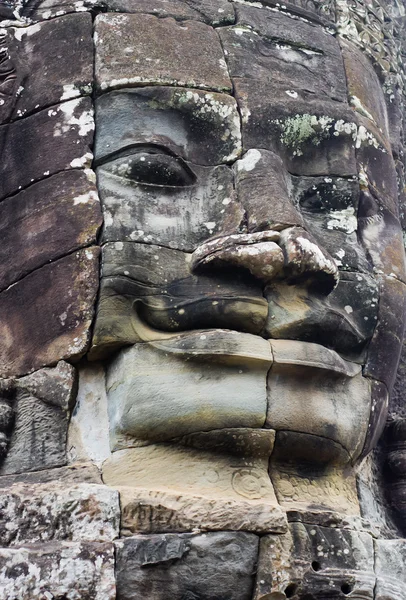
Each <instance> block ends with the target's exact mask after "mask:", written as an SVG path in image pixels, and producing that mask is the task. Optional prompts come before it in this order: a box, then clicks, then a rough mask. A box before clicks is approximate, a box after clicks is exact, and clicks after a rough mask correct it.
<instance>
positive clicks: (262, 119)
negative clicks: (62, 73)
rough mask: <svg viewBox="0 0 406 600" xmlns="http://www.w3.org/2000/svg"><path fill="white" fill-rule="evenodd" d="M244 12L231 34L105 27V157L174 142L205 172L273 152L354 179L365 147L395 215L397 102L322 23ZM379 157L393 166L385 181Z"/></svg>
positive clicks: (117, 24) (110, 22) (108, 17)
mask: <svg viewBox="0 0 406 600" xmlns="http://www.w3.org/2000/svg"><path fill="white" fill-rule="evenodd" d="M177 6H178V8H179V6H180V5H179V3H178V5H177ZM233 6H234V11H235V17H234V22H232V21H231V19H230V21H227V19H225V21H222V22H221V23H220V26H219V24H218V23H217V22H216V21H215V19H214V18H213V17H212V18H211V21H210V20H209V19H206V21H209V22H200V21H194V20H190V17H189V16H188V15H183V18H184V19H185V20H180V21H179V20H175V18H171V17H166V18H165V15H164V14H158V16H154V14H141V10H140V12H137V13H135V14H123V13H121V14H116V13H107V14H102V15H99V16H98V17H97V18H96V22H95V36H94V39H95V53H96V56H95V78H96V82H95V83H96V91H97V98H96V102H95V108H96V125H97V137H96V145H95V153H96V159H97V160H98V159H102V158H103V157H104V156H105V155H106V154H107V153H108V152H110V151H115V150H120V149H122V148H124V147H125V146H126V145H130V144H132V143H135V144H137V143H149V142H152V143H157V144H163V145H165V146H168V147H169V148H170V149H171V150H173V151H175V152H176V153H178V154H180V155H181V156H182V157H184V158H186V159H187V160H191V161H193V162H196V163H199V164H220V163H222V162H232V160H235V159H236V158H238V156H239V154H241V152H243V151H247V150H249V149H253V148H262V149H266V150H269V151H273V152H276V153H277V154H278V155H279V156H281V157H282V158H283V160H284V163H285V165H286V168H287V169H288V170H289V172H291V173H292V174H295V175H306V176H323V175H341V176H345V177H351V176H354V175H357V174H358V171H359V169H358V167H357V157H356V149H357V148H356V147H357V146H358V147H359V152H358V155H360V154H361V153H362V154H363V156H362V163H363V165H364V167H365V169H366V171H367V172H368V176H369V177H370V179H371V180H372V181H373V183H374V184H376V187H378V188H381V189H382V190H383V189H384V190H385V193H384V194H382V196H383V198H382V201H383V202H385V203H388V204H389V205H390V208H391V209H392V210H393V211H395V210H396V202H397V189H396V177H395V175H394V171H393V169H392V168H391V165H389V168H388V164H387V163H388V160H386V157H385V156H382V155H383V154H385V152H386V153H387V151H388V149H389V147H390V145H389V139H388V138H389V135H388V125H387V115H386V108H385V101H384V97H383V94H382V90H381V85H380V83H379V80H378V78H377V76H376V75H375V73H374V72H373V70H372V69H371V68H369V70H367V73H368V76H363V77H361V78H360V77H359V74H360V72H362V68H361V67H363V66H364V63H365V59H363V57H362V54H361V53H360V52H359V51H358V50H357V49H356V48H354V47H352V46H349V45H346V46H344V47H343V48H340V44H339V42H338V40H337V38H336V37H334V36H333V30H332V29H331V28H329V27H328V26H326V24H325V23H324V24H321V23H320V22H317V20H316V21H313V22H311V21H309V20H307V19H303V18H299V17H295V18H293V17H292V15H287V14H283V12H281V11H279V10H277V9H275V8H272V7H265V6H262V7H261V5H259V4H255V5H252V4H245V3H235V4H234V5H233ZM219 9H220V10H223V8H222V7H220V6H219ZM151 12H153V9H151ZM219 14H222V13H221V12H220V13H219ZM175 16H176V17H177V18H179V15H175ZM162 17H163V18H162ZM298 20H299V22H300V27H298V26H297V25H298ZM343 52H344V56H345V61H346V70H345V68H344V63H343ZM346 71H347V72H346ZM347 79H348V83H349V87H350V90H349V91H350V92H353V96H354V98H355V100H354V103H353V105H352V106H351V105H349V103H348V95H347ZM128 88H131V90H128V91H127V89H128ZM114 90H118V91H114ZM365 115H368V118H366V117H365ZM360 128H361V132H362V135H363V136H364V137H365V140H361V139H360ZM239 138H241V140H243V143H241V142H240V139H239ZM364 141H366V142H367V143H363V142H364ZM108 144H109V146H108ZM367 146H369V147H368V148H366V147H367ZM377 157H379V163H380V164H381V163H382V161H383V162H384V163H385V165H384V166H385V168H382V169H381V170H380V173H378V170H379V169H377V168H376V166H377V165H376V163H377ZM360 160H361V159H358V162H360Z"/></svg>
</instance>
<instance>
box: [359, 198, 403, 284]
mask: <svg viewBox="0 0 406 600" xmlns="http://www.w3.org/2000/svg"><path fill="white" fill-rule="evenodd" d="M358 236H359V240H360V241H361V243H362V245H363V247H364V249H365V253H366V255H367V257H368V259H369V261H370V263H371V264H372V265H373V267H374V269H375V271H376V272H378V273H383V274H385V275H387V276H389V277H395V278H396V279H399V280H400V281H403V282H405V281H406V266H405V252H404V241H403V232H402V227H401V224H400V222H399V220H398V218H397V217H396V216H395V215H394V214H393V213H392V212H390V210H388V209H387V208H385V202H381V201H380V199H377V198H376V195H375V194H371V192H370V191H367V190H362V191H361V193H360V199H359V209H358Z"/></svg>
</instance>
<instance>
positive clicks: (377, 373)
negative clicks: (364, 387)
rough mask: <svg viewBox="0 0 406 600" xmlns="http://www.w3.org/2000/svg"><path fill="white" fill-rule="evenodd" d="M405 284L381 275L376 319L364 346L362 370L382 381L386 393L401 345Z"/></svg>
mask: <svg viewBox="0 0 406 600" xmlns="http://www.w3.org/2000/svg"><path fill="white" fill-rule="evenodd" d="M405 310H406V287H405V285H404V283H401V282H400V281H397V280H396V279H393V278H392V277H381V280H380V300H379V313H378V321H377V325H376V328H375V332H374V335H373V337H372V339H371V343H370V344H369V347H368V357H367V362H366V365H365V368H364V374H365V375H367V376H368V377H371V378H372V379H377V380H378V381H382V382H383V383H384V384H385V385H386V387H387V389H388V392H389V394H390V393H391V390H392V387H393V384H394V382H395V377H396V371H397V366H398V362H399V358H400V353H401V349H402V342H403V333H404V318H405Z"/></svg>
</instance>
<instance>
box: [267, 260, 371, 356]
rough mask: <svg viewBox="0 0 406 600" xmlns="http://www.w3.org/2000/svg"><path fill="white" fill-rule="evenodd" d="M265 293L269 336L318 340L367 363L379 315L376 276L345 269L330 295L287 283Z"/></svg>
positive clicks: (269, 286)
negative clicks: (368, 348) (366, 348)
mask: <svg viewBox="0 0 406 600" xmlns="http://www.w3.org/2000/svg"><path fill="white" fill-rule="evenodd" d="M265 295H266V297H267V299H268V303H269V315H268V321H267V325H266V331H267V332H268V335H269V337H271V338H278V339H293V340H294V339H296V340H303V341H309V342H315V343H318V344H322V345H324V346H327V347H330V348H332V349H334V350H336V351H338V352H340V353H341V354H343V355H344V356H347V357H349V358H350V360H354V361H356V362H364V354H365V346H366V345H367V343H368V341H369V340H370V339H371V337H372V335H373V333H374V329H375V325H376V322H377V315H378V300H379V289H378V283H377V281H376V280H375V279H374V278H373V277H371V276H369V275H367V274H363V273H357V272H355V273H350V272H346V271H341V272H340V279H339V282H338V285H337V287H336V288H335V289H334V290H333V291H332V292H331V293H330V294H329V295H328V296H327V297H326V296H325V295H324V294H320V293H318V292H317V290H311V289H308V288H306V287H305V286H303V285H299V284H298V285H287V284H286V283H284V282H281V283H278V282H275V283H272V284H270V285H268V286H267V288H266V289H265Z"/></svg>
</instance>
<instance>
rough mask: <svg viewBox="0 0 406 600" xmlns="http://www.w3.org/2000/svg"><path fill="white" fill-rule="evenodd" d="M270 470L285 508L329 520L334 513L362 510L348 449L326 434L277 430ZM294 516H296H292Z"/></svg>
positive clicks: (319, 521) (316, 519)
mask: <svg viewBox="0 0 406 600" xmlns="http://www.w3.org/2000/svg"><path fill="white" fill-rule="evenodd" d="M269 473H270V477H271V480H272V483H273V485H274V488H275V493H276V497H277V498H278V502H279V503H280V504H281V506H283V507H284V508H285V510H286V511H288V512H290V513H291V514H292V513H295V514H296V515H297V514H300V515H302V514H304V515H306V518H310V516H312V519H313V521H309V522H315V523H316V524H323V523H326V524H329V523H330V522H331V515H332V513H335V514H337V513H339V515H340V518H341V520H342V519H343V516H348V515H350V516H351V518H353V517H358V516H359V513H360V509H359V503H358V496H357V487H356V479H355V472H354V469H353V468H352V465H351V461H350V457H349V455H348V452H347V451H346V450H345V449H344V448H343V447H342V446H341V445H340V444H338V443H337V442H334V441H333V440H331V439H327V438H325V437H321V436H317V435H313V434H310V435H309V434H306V433H299V432H296V431H278V432H276V438H275V447H274V452H273V454H272V456H271V461H270V467H269ZM291 520H295V517H294V516H292V517H291Z"/></svg>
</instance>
